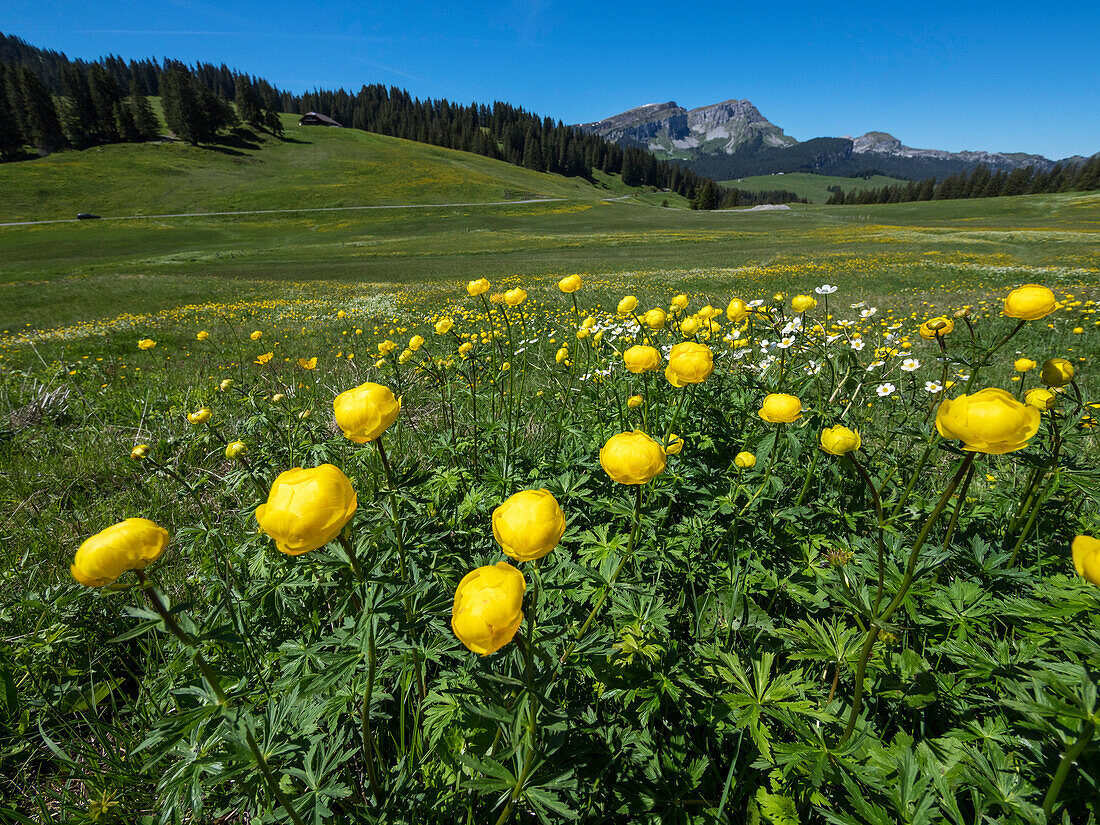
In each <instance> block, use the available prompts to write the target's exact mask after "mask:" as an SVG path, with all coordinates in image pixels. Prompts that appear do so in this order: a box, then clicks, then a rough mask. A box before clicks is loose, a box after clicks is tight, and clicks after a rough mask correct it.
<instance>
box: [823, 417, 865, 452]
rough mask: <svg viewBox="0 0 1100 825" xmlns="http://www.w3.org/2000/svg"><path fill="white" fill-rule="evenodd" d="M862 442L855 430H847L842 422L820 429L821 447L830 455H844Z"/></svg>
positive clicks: (857, 447)
mask: <svg viewBox="0 0 1100 825" xmlns="http://www.w3.org/2000/svg"><path fill="white" fill-rule="evenodd" d="M862 444H863V442H862V441H861V440H860V437H859V432H858V431H857V430H849V429H848V428H847V427H845V426H844V425H843V424H837V425H836V426H835V427H826V428H825V429H824V430H822V431H821V449H823V450H824V451H825V452H827V453H829V454H830V455H844V454H845V453H850V452H852V451H853V450H858V449H859V448H860V447H861V446H862Z"/></svg>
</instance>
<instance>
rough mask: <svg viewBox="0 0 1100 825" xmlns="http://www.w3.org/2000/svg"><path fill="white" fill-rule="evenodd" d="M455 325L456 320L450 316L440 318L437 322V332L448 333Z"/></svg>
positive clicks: (438, 333) (437, 333)
mask: <svg viewBox="0 0 1100 825" xmlns="http://www.w3.org/2000/svg"><path fill="white" fill-rule="evenodd" d="M454 325H455V322H454V321H452V320H451V319H450V318H440V319H439V320H438V321H436V322H435V334H436V335H446V334H447V333H448V332H450V331H451V327H453V326H454Z"/></svg>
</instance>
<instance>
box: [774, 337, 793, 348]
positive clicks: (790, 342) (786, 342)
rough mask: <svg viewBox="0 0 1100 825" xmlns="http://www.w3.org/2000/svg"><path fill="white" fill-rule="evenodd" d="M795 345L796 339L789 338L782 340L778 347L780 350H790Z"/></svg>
mask: <svg viewBox="0 0 1100 825" xmlns="http://www.w3.org/2000/svg"><path fill="white" fill-rule="evenodd" d="M793 345H794V338H791V337H789V336H786V337H784V338H783V339H782V340H780V342H779V343H778V344H776V346H777V347H779V348H780V349H789V348H790V347H792V346H793Z"/></svg>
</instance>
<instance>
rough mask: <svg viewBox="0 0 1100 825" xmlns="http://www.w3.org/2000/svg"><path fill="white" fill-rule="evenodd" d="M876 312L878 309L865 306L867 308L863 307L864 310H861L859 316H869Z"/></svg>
mask: <svg viewBox="0 0 1100 825" xmlns="http://www.w3.org/2000/svg"><path fill="white" fill-rule="evenodd" d="M876 312H878V310H877V309H875V308H874V307H867V309H865V310H863V311H862V312H860V313H859V317H860V318H870V317H871V316H872V315H874V314H875V313H876Z"/></svg>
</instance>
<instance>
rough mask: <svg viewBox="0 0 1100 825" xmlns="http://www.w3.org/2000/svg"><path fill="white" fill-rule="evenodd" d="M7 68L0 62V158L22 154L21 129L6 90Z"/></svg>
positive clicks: (9, 158) (4, 158) (8, 158)
mask: <svg viewBox="0 0 1100 825" xmlns="http://www.w3.org/2000/svg"><path fill="white" fill-rule="evenodd" d="M8 74H9V70H8V67H7V65H6V64H4V63H0V160H14V159H15V158H17V157H19V156H20V155H22V154H23V144H25V143H26V140H24V138H23V130H22V129H21V128H20V126H19V121H18V120H17V119H16V115H15V107H14V106H13V105H12V101H11V99H10V97H9V95H10V93H9V92H8Z"/></svg>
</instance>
